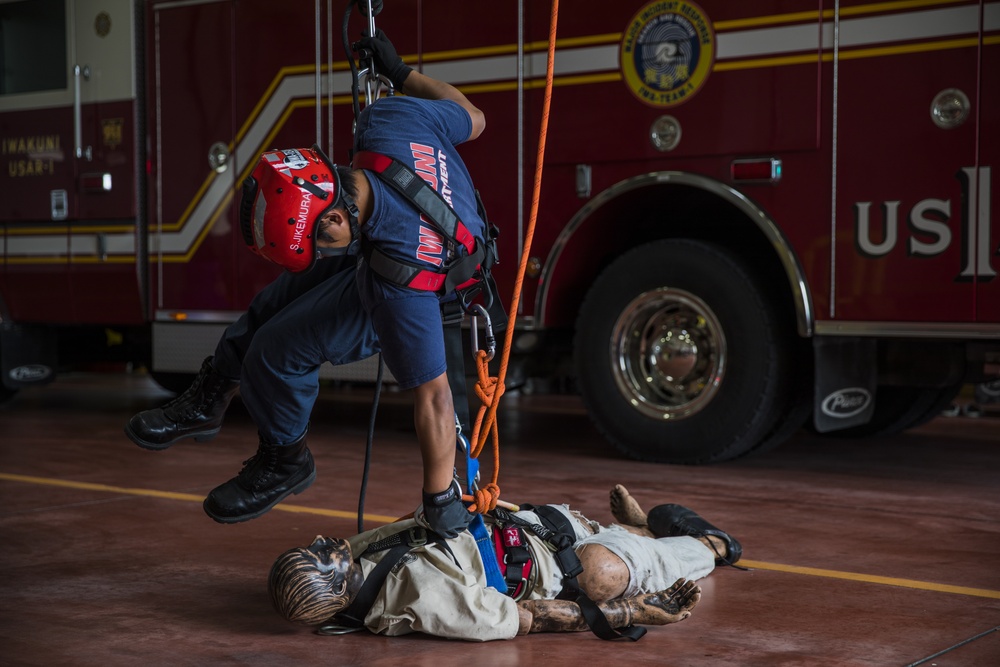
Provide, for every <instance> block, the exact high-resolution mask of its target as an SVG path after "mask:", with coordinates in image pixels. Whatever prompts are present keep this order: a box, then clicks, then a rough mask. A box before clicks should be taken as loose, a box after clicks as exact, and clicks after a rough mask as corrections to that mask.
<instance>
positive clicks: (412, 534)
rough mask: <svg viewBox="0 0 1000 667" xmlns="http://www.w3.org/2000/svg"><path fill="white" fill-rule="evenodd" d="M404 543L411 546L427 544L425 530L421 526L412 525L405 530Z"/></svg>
mask: <svg viewBox="0 0 1000 667" xmlns="http://www.w3.org/2000/svg"><path fill="white" fill-rule="evenodd" d="M406 543H407V544H408V545H410V546H411V547H422V546H424V545H425V544H427V531H426V530H425V529H424V527H423V526H413V527H412V528H409V529H407V531H406Z"/></svg>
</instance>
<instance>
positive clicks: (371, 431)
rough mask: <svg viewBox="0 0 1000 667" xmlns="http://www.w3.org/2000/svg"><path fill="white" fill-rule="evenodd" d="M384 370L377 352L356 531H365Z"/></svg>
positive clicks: (380, 355) (383, 364) (380, 354)
mask: <svg viewBox="0 0 1000 667" xmlns="http://www.w3.org/2000/svg"><path fill="white" fill-rule="evenodd" d="M384 370H385V363H384V362H383V361H382V353H381V352H379V354H378V376H377V377H376V378H375V397H374V398H373V399H372V412H371V417H370V418H369V419H368V442H367V443H366V444H365V469H364V472H362V473H361V492H360V493H359V494H358V533H363V532H365V494H366V493H367V492H368V471H369V469H370V468H371V462H372V442H373V441H374V440H375V415H376V414H378V399H379V396H380V395H381V394H382V373H383V372H384Z"/></svg>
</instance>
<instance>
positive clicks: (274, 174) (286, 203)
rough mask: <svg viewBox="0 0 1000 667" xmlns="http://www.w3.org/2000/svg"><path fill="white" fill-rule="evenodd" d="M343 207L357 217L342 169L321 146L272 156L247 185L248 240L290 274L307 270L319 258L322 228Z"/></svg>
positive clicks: (243, 220)
mask: <svg viewBox="0 0 1000 667" xmlns="http://www.w3.org/2000/svg"><path fill="white" fill-rule="evenodd" d="M338 205H339V206H341V207H343V208H347V209H348V211H349V212H350V213H351V214H352V215H355V216H356V212H355V210H354V202H353V199H351V198H350V197H349V196H348V197H345V196H344V191H343V188H342V187H341V183H340V176H339V174H338V173H337V169H336V166H335V165H333V164H332V163H331V162H330V160H329V159H328V158H327V157H326V155H324V154H323V151H322V150H320V148H319V147H318V146H315V145H314V146H313V147H312V148H289V149H284V150H272V151H267V152H265V153H263V154H262V155H261V156H260V160H259V161H258V162H257V166H256V167H255V168H254V170H253V173H252V174H251V175H250V176H248V177H247V179H246V180H245V181H243V201H242V203H241V205H240V229H241V231H242V232H243V240H244V241H246V243H247V245H248V246H249V247H250V250H252V251H253V252H255V253H257V254H258V255H261V256H262V257H264V258H266V259H268V260H270V261H272V262H274V263H275V264H278V265H279V266H282V267H284V268H286V269H288V270H289V271H292V272H296V273H298V272H301V271H306V270H308V269H309V268H311V267H312V265H313V262H315V261H316V257H317V254H318V253H317V249H316V226H317V224H318V223H319V221H320V219H321V218H322V217H323V215H324V214H326V212H327V211H329V210H330V209H332V208H335V207H336V206H338Z"/></svg>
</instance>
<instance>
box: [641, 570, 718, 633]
mask: <svg viewBox="0 0 1000 667" xmlns="http://www.w3.org/2000/svg"><path fill="white" fill-rule="evenodd" d="M700 599H701V588H699V587H698V586H697V584H695V583H694V582H693V581H687V580H685V579H678V580H677V581H676V582H675V583H674V585H673V586H671V587H670V588H668V589H667V590H665V591H657V592H656V593H646V594H645V595H636V596H635V597H631V598H628V600H627V601H628V603H629V606H630V607H631V608H632V622H633V623H635V624H636V625H667V624H668V623H678V622H680V621H683V620H684V619H685V618H687V617H688V616H690V615H691V610H692V609H694V607H695V605H696V604H698V601H699V600H700Z"/></svg>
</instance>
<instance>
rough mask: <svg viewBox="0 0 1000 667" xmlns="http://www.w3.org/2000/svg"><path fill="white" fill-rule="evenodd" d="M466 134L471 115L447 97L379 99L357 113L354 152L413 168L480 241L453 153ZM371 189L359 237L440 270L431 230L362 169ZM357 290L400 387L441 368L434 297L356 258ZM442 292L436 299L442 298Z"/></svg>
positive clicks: (470, 195)
mask: <svg viewBox="0 0 1000 667" xmlns="http://www.w3.org/2000/svg"><path fill="white" fill-rule="evenodd" d="M471 134H472V118H471V117H470V116H469V113H468V112H467V111H466V110H465V109H463V108H462V107H461V105H459V104H457V103H456V102H452V101H450V100H423V99H419V98H415V97H403V96H393V97H386V98H382V99H380V100H378V101H377V102H374V103H372V104H370V105H369V106H368V107H366V108H365V110H364V111H362V112H361V115H360V117H359V118H358V125H357V143H358V150H363V151H372V152H375V153H381V154H382V155H387V156H389V157H393V158H395V159H397V160H399V161H400V162H402V163H403V164H405V165H406V166H408V167H410V168H411V169H413V170H414V171H415V172H416V173H417V174H418V175H420V176H421V177H422V178H423V179H424V180H425V181H427V182H428V183H430V184H431V185H432V186H433V187H434V189H435V190H436V191H437V192H438V193H439V194H440V195H441V196H442V197H444V199H445V201H447V202H448V203H449V204H451V206H452V208H453V209H454V210H455V212H456V213H457V214H458V217H459V219H461V220H462V222H463V224H464V225H465V226H466V228H468V230H469V232H471V233H472V235H473V236H476V237H477V238H480V239H482V238H483V237H484V230H485V226H486V225H485V224H484V223H483V221H482V219H481V218H480V217H479V214H478V213H477V207H476V194H475V189H474V187H473V184H472V179H471V177H470V176H469V172H468V170H467V169H466V167H465V163H464V162H462V158H461V157H459V155H458V151H457V150H455V146H456V145H457V144H460V143H462V142H463V141H465V140H467V139H468V138H469V136H470V135H471ZM366 176H367V177H368V182H369V183H370V184H371V187H372V197H373V201H372V206H373V208H372V215H371V217H370V218H369V219H368V220H366V221H365V223H364V224H363V225H362V226H361V233H362V234H364V235H365V237H366V238H367V239H368V240H369V241H371V242H373V243H375V244H376V245H377V246H378V248H379V250H381V251H382V252H384V253H385V254H387V255H389V256H390V257H394V258H396V259H399V260H402V261H406V262H409V263H411V264H417V265H420V266H426V267H427V268H428V269H430V270H432V271H437V270H440V269H441V268H442V267H443V266H444V265H445V264H447V262H448V261H449V260H450V259H451V255H450V254H449V253H454V252H460V253H464V252H465V249H464V248H462V247H461V246H459V247H458V248H457V249H456V248H449V247H448V246H449V245H450V243H449V242H447V241H446V240H445V239H444V237H443V235H442V234H441V232H440V231H439V230H438V229H437V227H436V226H435V225H433V224H431V223H429V222H426V221H424V220H421V214H420V212H419V211H417V210H416V209H415V208H414V207H413V206H412V205H411V204H410V203H409V201H408V200H407V199H406V198H404V197H403V196H402V195H400V194H399V193H398V192H396V190H395V189H393V188H392V186H389V185H386V184H385V183H383V182H382V181H381V180H380V179H379V177H378V175H377V174H375V173H372V172H366ZM358 290H359V293H360V295H361V302H362V304H363V305H364V308H365V310H366V311H367V312H368V314H369V315H370V316H371V318H372V326H373V327H374V329H375V333H376V334H378V338H379V342H380V344H381V349H382V356H383V357H384V359H385V363H386V366H388V368H389V370H390V371H392V374H393V376H394V377H395V379H396V381H397V383H398V386H399V388H400V389H410V388H412V387H416V386H418V385H421V384H423V383H425V382H428V381H429V380H433V379H434V378H436V377H438V376H439V375H441V374H442V373H444V372H445V370H446V369H447V364H446V362H445V350H444V333H443V330H442V326H441V310H440V305H439V296H438V295H437V294H435V293H433V292H425V291H419V290H414V289H410V288H408V287H402V286H400V285H396V284H394V283H392V282H389V281H387V280H383V279H382V278H380V277H379V276H377V275H376V274H375V273H374V272H372V271H371V270H370V269H369V268H368V266H367V263H366V262H365V261H364V258H360V259H359V261H358ZM449 296H450V295H444V296H443V297H441V298H443V299H447V298H449Z"/></svg>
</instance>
